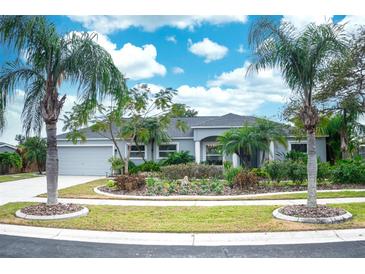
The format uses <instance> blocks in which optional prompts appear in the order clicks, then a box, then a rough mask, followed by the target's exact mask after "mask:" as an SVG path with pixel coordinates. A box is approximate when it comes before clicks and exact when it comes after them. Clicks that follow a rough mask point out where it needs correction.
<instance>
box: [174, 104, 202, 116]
mask: <svg viewBox="0 0 365 274" xmlns="http://www.w3.org/2000/svg"><path fill="white" fill-rule="evenodd" d="M174 107H175V109H176V111H175V113H176V114H175V115H179V116H176V117H177V118H182V117H195V116H197V115H198V111H196V110H195V109H192V108H190V107H188V106H187V105H185V104H175V106H174ZM173 116H174V115H173ZM174 118H175V116H174Z"/></svg>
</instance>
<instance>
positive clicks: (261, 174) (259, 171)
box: [251, 167, 269, 179]
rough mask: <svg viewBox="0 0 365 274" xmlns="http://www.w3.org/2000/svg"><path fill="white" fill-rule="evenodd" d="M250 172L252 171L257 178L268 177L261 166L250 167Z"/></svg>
mask: <svg viewBox="0 0 365 274" xmlns="http://www.w3.org/2000/svg"><path fill="white" fill-rule="evenodd" d="M251 172H253V173H254V174H255V175H256V176H257V177H258V178H259V179H267V178H269V174H267V172H266V171H265V170H264V169H263V168H259V167H257V168H252V169H251Z"/></svg>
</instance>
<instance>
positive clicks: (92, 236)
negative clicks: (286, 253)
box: [0, 224, 365, 246]
mask: <svg viewBox="0 0 365 274" xmlns="http://www.w3.org/2000/svg"><path fill="white" fill-rule="evenodd" d="M0 234H3V235H10V236H21V237H33V238H43V239H53V240H66V241H81V242H95V243H113V244H134V245H161V246H167V245H178V246H239V245H253V246H256V245H279V244H280V245H283V244H309V243H329V242H346V241H364V240H365V229H345V230H317V231H297V232H256V233H138V232H113V231H91V230H76V229H60V228H46V227H34V226H20V225H8V224H0Z"/></svg>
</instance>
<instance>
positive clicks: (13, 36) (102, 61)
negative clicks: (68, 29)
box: [0, 16, 124, 205]
mask: <svg viewBox="0 0 365 274" xmlns="http://www.w3.org/2000/svg"><path fill="white" fill-rule="evenodd" d="M96 38H97V37H96V34H94V33H76V32H73V33H69V34H66V35H65V34H59V33H58V32H57V29H56V27H55V26H54V25H53V24H51V23H49V22H48V21H47V20H46V18H45V17H44V16H1V18H0V42H1V43H2V44H3V45H5V46H7V47H9V48H14V50H15V54H16V55H17V58H16V60H15V61H12V62H7V63H6V64H5V65H4V66H3V67H2V69H1V71H0V128H1V129H3V128H4V126H5V116H4V113H5V110H6V107H7V106H8V105H9V102H10V100H11V98H12V97H13V95H14V94H15V93H16V92H17V90H18V89H21V88H23V89H24V91H25V101H24V108H23V112H22V122H23V127H24V129H25V132H26V133H27V135H28V134H29V132H30V131H34V132H35V133H37V134H39V133H40V131H41V128H42V125H43V122H44V123H45V125H46V134H47V160H46V172H47V204H48V205H54V204H57V202H58V201H57V196H58V194H57V190H58V153H57V139H56V135H57V122H58V119H59V115H60V112H61V110H62V107H63V105H64V103H65V101H66V95H63V96H60V94H59V89H60V88H61V87H62V84H63V83H65V82H68V83H72V84H78V95H79V98H80V99H81V101H82V103H83V106H84V107H85V109H87V110H88V111H91V110H93V109H94V107H95V105H96V103H97V100H98V99H101V98H103V97H104V96H105V95H106V94H109V93H113V94H115V95H116V96H118V95H119V94H121V93H122V90H123V89H124V78H123V76H122V74H121V73H120V72H119V70H118V68H117V67H116V66H115V65H114V63H113V60H112V58H111V56H110V54H109V53H108V52H107V51H106V50H105V49H104V48H102V47H101V46H100V45H98V44H97V43H96V42H95V39H96ZM23 60H24V61H23Z"/></svg>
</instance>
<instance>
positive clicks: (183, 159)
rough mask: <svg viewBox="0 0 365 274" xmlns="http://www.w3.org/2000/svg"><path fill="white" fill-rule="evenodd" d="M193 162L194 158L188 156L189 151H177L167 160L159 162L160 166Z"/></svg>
mask: <svg viewBox="0 0 365 274" xmlns="http://www.w3.org/2000/svg"><path fill="white" fill-rule="evenodd" d="M193 161H194V157H193V156H191V155H190V154H189V151H177V152H173V153H170V154H169V155H168V157H167V159H165V160H163V161H161V164H162V165H165V166H169V165H179V164H187V163H190V162H193Z"/></svg>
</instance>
